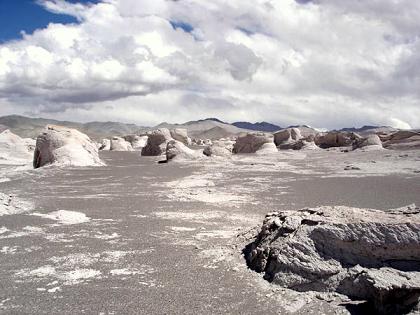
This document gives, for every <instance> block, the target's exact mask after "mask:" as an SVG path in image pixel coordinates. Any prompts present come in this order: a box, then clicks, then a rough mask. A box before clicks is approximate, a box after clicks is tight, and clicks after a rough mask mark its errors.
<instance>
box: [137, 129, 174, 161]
mask: <svg viewBox="0 0 420 315" xmlns="http://www.w3.org/2000/svg"><path fill="white" fill-rule="evenodd" d="M147 136H148V139H147V144H146V146H145V147H144V148H143V149H142V151H141V155H144V156H159V155H162V154H165V153H166V146H167V144H168V142H169V141H171V140H173V139H172V137H171V133H170V132H169V130H168V129H166V128H160V129H157V130H153V131H150V132H148V133H147Z"/></svg>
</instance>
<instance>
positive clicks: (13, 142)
mask: <svg viewBox="0 0 420 315" xmlns="http://www.w3.org/2000/svg"><path fill="white" fill-rule="evenodd" d="M34 149H35V140H33V139H22V138H21V137H19V136H17V135H15V134H14V133H12V132H11V131H10V130H8V129H7V130H4V131H3V132H1V133H0V164H9V165H23V164H28V163H30V162H31V160H32V158H33V152H34Z"/></svg>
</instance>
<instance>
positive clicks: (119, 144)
mask: <svg viewBox="0 0 420 315" xmlns="http://www.w3.org/2000/svg"><path fill="white" fill-rule="evenodd" d="M110 150H111V151H133V147H132V146H131V143H130V142H128V141H126V140H125V139H124V138H121V137H113V138H112V139H111V148H110Z"/></svg>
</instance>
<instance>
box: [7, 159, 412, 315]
mask: <svg viewBox="0 0 420 315" xmlns="http://www.w3.org/2000/svg"><path fill="white" fill-rule="evenodd" d="M102 158H103V159H104V160H105V161H106V162H107V164H108V166H106V167H102V168H85V169H56V168H46V169H45V168H44V169H39V170H36V171H27V172H26V173H23V174H22V173H20V174H17V175H13V176H9V178H11V179H12V180H11V181H6V182H1V181H0V192H3V193H12V194H15V195H16V196H17V197H19V198H22V199H24V200H27V201H31V202H33V209H31V210H29V209H28V210H29V211H28V212H27V213H25V214H16V215H4V216H0V265H1V270H0V280H1V281H0V312H1V313H2V314H42V313H48V314H76V313H86V314H100V313H102V314H113V313H114V314H122V313H124V314H139V313H145V314H197V313H200V314H206V313H213V314H215V313H238V314H255V313H257V312H258V313H262V314H277V313H282V314H287V313H297V314H305V313H309V312H311V313H315V314H317V313H325V314H337V313H343V314H346V313H348V312H349V310H351V308H350V307H345V306H342V305H340V304H341V303H342V302H343V300H345V299H344V298H342V297H338V296H334V295H332V296H328V295H320V294H317V293H296V292H293V291H290V290H283V289H280V288H278V287H275V286H273V285H271V284H269V283H267V282H266V281H264V280H263V279H262V278H261V276H260V275H258V274H256V273H254V272H251V271H248V270H247V268H246V266H245V262H244V260H243V258H242V256H241V250H242V248H243V245H244V244H245V243H246V242H247V239H248V238H249V237H250V235H251V234H252V233H247V232H248V231H249V230H250V229H251V228H252V227H254V226H256V225H260V224H261V223H262V219H263V217H264V215H265V214H266V213H267V212H270V211H273V210H277V209H300V208H303V207H313V206H320V205H347V206H355V207H366V208H376V209H384V210H385V209H390V208H397V207H402V206H404V205H408V204H411V203H417V204H420V193H419V192H420V180H419V179H420V174H419V173H418V171H419V170H420V152H419V151H417V152H416V151H412V152H395V151H378V152H356V153H355V152H350V153H341V152H336V151H331V152H326V151H314V152H306V153H305V152H284V153H283V152H281V153H279V154H278V155H273V156H270V157H258V156H254V155H244V156H236V157H234V158H233V159H230V160H227V161H226V160H217V159H216V160H204V161H196V162H191V163H169V164H157V163H156V159H154V158H140V157H139V156H138V154H137V153H131V152H107V153H103V155H102ZM348 165H351V166H355V167H358V168H360V170H357V169H355V170H348V171H345V170H344V167H346V166H348ZM57 210H66V211H67V212H66V211H64V212H61V214H65V215H66V217H65V218H64V219H63V218H61V220H57V218H55V217H54V216H53V215H52V214H51V213H53V214H54V213H56V211H57ZM68 211H76V212H78V213H76V214H75V213H72V212H68ZM80 213H83V214H85V215H86V217H85V216H83V215H81V214H80ZM77 222H80V223H77ZM71 223H74V224H71ZM237 235H240V237H237Z"/></svg>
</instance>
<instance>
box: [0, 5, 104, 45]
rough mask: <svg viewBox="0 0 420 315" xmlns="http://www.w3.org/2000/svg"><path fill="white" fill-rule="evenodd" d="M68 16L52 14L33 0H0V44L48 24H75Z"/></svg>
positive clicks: (74, 20) (73, 19)
mask: <svg viewBox="0 0 420 315" xmlns="http://www.w3.org/2000/svg"><path fill="white" fill-rule="evenodd" d="M69 2H81V3H87V2H93V3H95V2H99V1H98V0H79V1H75V0H73V1H69ZM76 22H77V20H76V19H75V18H74V17H72V16H68V15H63V14H54V13H51V12H48V11H47V10H45V9H44V8H43V7H42V6H40V5H38V4H37V3H36V1H35V0H0V43H2V42H6V41H9V40H13V39H19V38H22V36H21V31H25V32H26V33H28V34H30V33H32V32H33V31H34V30H36V29H40V28H44V27H45V26H47V25H48V24H49V23H62V24H69V23H76Z"/></svg>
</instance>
